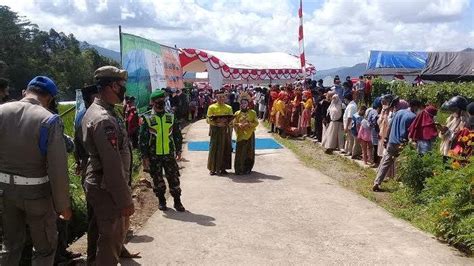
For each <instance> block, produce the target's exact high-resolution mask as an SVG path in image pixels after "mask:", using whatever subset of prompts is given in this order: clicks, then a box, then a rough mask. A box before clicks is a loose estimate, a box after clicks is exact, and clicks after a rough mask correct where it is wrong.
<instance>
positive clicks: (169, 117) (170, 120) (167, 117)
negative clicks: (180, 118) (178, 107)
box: [165, 114, 173, 124]
mask: <svg viewBox="0 0 474 266" xmlns="http://www.w3.org/2000/svg"><path fill="white" fill-rule="evenodd" d="M165 122H166V123H168V124H170V123H173V115H171V114H166V115H165Z"/></svg>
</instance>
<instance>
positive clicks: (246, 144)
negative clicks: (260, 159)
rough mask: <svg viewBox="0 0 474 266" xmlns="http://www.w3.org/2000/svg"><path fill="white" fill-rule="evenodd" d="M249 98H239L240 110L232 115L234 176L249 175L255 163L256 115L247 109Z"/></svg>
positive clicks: (242, 96)
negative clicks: (234, 148)
mask: <svg viewBox="0 0 474 266" xmlns="http://www.w3.org/2000/svg"><path fill="white" fill-rule="evenodd" d="M249 101H250V97H249V96H248V95H246V94H242V95H241V96H240V110H239V111H237V112H235V114H234V130H235V133H236V135H237V147H236V150H235V162H234V168H235V174H236V175H243V174H250V172H251V171H252V168H253V165H254V163H255V129H256V128H257V126H258V119H257V113H256V112H255V111H254V110H252V109H250V108H249Z"/></svg>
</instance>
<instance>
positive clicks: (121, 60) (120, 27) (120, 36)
mask: <svg viewBox="0 0 474 266" xmlns="http://www.w3.org/2000/svg"><path fill="white" fill-rule="evenodd" d="M119 42H120V66H121V67H123V59H122V26H121V25H119Z"/></svg>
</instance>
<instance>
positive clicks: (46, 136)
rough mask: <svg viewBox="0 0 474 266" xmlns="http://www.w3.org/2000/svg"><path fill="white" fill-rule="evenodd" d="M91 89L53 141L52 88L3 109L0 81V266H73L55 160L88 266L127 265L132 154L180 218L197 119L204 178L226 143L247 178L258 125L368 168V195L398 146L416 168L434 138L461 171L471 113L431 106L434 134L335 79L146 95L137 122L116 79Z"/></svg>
mask: <svg viewBox="0 0 474 266" xmlns="http://www.w3.org/2000/svg"><path fill="white" fill-rule="evenodd" d="M94 78H95V80H96V84H94V85H91V86H87V87H85V88H83V90H82V92H83V99H84V102H85V106H86V108H85V109H84V110H81V112H79V113H78V115H77V117H76V121H75V136H74V140H73V141H71V140H70V138H68V137H66V136H65V135H64V132H63V125H62V123H61V118H60V116H59V115H57V108H56V104H55V101H54V97H55V96H56V95H57V94H58V88H57V87H56V85H55V83H54V81H53V80H51V79H50V78H48V77H45V76H38V77H35V78H34V79H32V80H31V81H30V82H29V84H28V85H27V87H26V89H25V90H24V91H23V95H24V98H23V99H22V100H20V101H10V100H9V99H8V95H9V93H8V80H6V79H0V127H1V128H2V133H1V134H0V147H2V149H0V200H1V204H2V205H1V207H2V209H1V210H0V211H1V212H0V213H1V215H2V220H3V223H2V224H3V227H2V228H0V229H2V230H1V231H2V232H3V239H2V240H3V246H4V247H5V250H4V251H2V252H1V253H0V264H2V265H18V263H19V261H20V259H21V257H22V253H23V254H24V250H23V247H24V243H25V242H26V241H27V239H28V238H29V239H30V241H31V243H32V245H33V246H34V252H33V257H32V261H33V263H34V264H39V265H52V264H53V263H54V262H55V261H58V256H57V255H58V254H59V255H60V256H69V257H71V256H75V254H71V253H68V252H67V251H66V247H67V243H66V240H67V237H65V236H64V235H63V234H61V231H62V229H61V224H62V221H65V220H69V219H71V217H72V211H71V201H70V194H69V180H68V162H67V153H66V152H73V151H74V155H75V156H74V157H75V160H76V165H77V168H76V173H77V174H78V175H80V176H81V177H82V185H83V188H84V191H85V194H86V201H87V212H88V247H87V249H88V250H87V256H88V257H87V261H88V263H89V264H94V263H95V264H97V265H114V264H117V263H118V261H119V258H120V257H137V256H138V254H137V253H131V252H129V251H128V250H127V249H126V248H125V246H124V241H125V234H126V232H127V230H128V227H129V225H130V221H129V217H130V216H131V215H132V214H133V213H134V211H135V209H134V205H133V200H132V196H131V172H132V158H131V154H132V149H133V148H136V149H138V150H139V152H140V155H141V159H142V164H143V169H144V171H146V172H148V173H149V174H150V176H151V178H152V180H153V191H154V193H155V194H156V196H157V198H158V202H159V209H160V210H162V211H165V210H167V208H168V207H167V204H166V198H165V193H166V190H167V186H166V182H165V180H164V179H165V178H166V179H167V183H168V188H169V191H170V194H171V196H172V197H173V200H174V205H173V206H174V208H175V209H176V210H177V211H179V212H183V211H185V208H184V206H183V204H182V202H181V193H182V190H181V186H180V179H179V177H180V173H179V167H178V164H177V161H178V160H180V159H181V152H182V135H181V128H180V123H182V122H183V121H187V120H192V119H200V118H204V117H205V118H206V121H207V123H208V124H209V127H210V130H209V135H210V147H209V157H208V164H207V168H208V170H209V171H210V174H211V175H216V174H219V175H225V174H227V171H226V170H228V169H231V164H232V163H231V158H232V157H231V153H232V133H233V132H234V131H235V133H236V136H237V140H236V151H235V152H236V156H235V161H234V168H235V173H236V174H237V175H246V174H249V173H251V171H252V168H253V165H254V163H255V130H256V127H257V126H258V124H259V120H266V121H268V123H269V124H270V132H272V133H275V134H279V135H280V136H282V137H295V138H299V137H307V138H313V139H314V141H315V142H320V143H321V145H322V147H323V148H324V149H325V151H326V153H329V154H330V153H332V152H333V151H340V152H341V153H343V154H345V155H346V156H350V157H351V158H352V159H360V158H361V159H362V160H363V162H364V163H365V164H366V165H368V166H371V167H377V176H376V179H375V180H374V185H373V190H374V191H380V190H381V187H380V186H381V184H382V182H383V180H384V179H385V178H387V177H390V176H393V175H394V172H395V170H396V169H395V160H396V158H397V157H398V156H399V154H400V151H401V150H402V148H403V146H405V145H407V144H408V145H410V143H411V144H413V145H414V146H415V147H416V149H417V151H418V153H419V154H420V155H421V156H423V155H424V154H426V153H427V152H430V151H431V150H432V149H433V147H434V145H433V143H434V142H435V140H436V139H438V138H439V139H440V153H441V154H442V155H443V156H444V160H445V161H448V160H449V158H454V160H455V162H456V163H457V165H463V164H468V163H469V162H470V161H469V158H470V156H472V143H473V142H474V103H473V102H470V101H469V100H468V99H466V98H464V97H462V96H455V97H453V98H451V99H450V100H448V101H446V102H445V103H444V104H443V105H442V106H441V109H443V110H445V111H447V112H449V113H450V115H449V117H448V118H447V121H446V124H444V125H442V124H439V123H437V122H436V119H435V116H436V115H437V112H438V108H437V107H435V106H433V105H430V104H427V103H422V102H420V101H419V100H417V99H410V100H409V101H408V102H407V101H406V100H404V99H400V98H399V97H397V96H396V95H391V94H386V95H372V89H371V79H370V78H365V77H359V80H358V81H357V82H353V81H352V79H351V78H350V77H347V78H346V80H345V81H344V82H343V83H342V84H341V81H340V79H339V77H337V76H336V77H335V78H334V86H331V87H325V86H324V84H323V82H322V80H319V81H311V80H305V81H301V82H296V83H293V84H287V85H272V86H268V87H252V86H249V87H246V88H244V87H243V86H234V85H230V86H225V87H224V88H222V89H221V90H215V91H214V90H198V89H197V88H192V89H190V90H188V91H184V92H183V90H179V89H177V90H174V89H161V90H154V91H153V92H152V93H151V95H150V98H149V103H150V106H149V109H148V111H147V112H145V113H142V114H140V115H139V113H138V109H137V107H136V106H135V99H134V98H133V97H125V93H126V81H127V72H126V71H125V70H121V69H118V68H116V67H113V66H105V67H101V68H99V69H97V70H96V71H95V73H94ZM119 103H124V109H123V115H119V114H118V113H117V109H116V108H115V105H116V104H119ZM71 146H72V147H73V148H70V147H71ZM68 147H69V148H68ZM58 216H59V218H58ZM26 228H28V230H29V231H26ZM58 229H59V235H58V234H57V232H58ZM27 232H28V233H27ZM51 236H54V237H51ZM56 236H59V238H60V239H58V238H57V237H56ZM30 249H31V248H30ZM56 251H57V252H56Z"/></svg>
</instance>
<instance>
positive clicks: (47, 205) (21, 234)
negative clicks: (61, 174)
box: [0, 197, 58, 266]
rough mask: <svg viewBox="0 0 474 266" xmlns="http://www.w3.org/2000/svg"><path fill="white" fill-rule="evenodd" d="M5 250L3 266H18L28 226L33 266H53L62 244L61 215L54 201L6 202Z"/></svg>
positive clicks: (0, 257)
mask: <svg viewBox="0 0 474 266" xmlns="http://www.w3.org/2000/svg"><path fill="white" fill-rule="evenodd" d="M3 202H4V206H3V208H4V213H3V215H2V223H3V232H4V238H3V240H4V242H3V244H4V247H5V250H3V251H2V252H1V253H0V265H18V264H19V262H20V258H21V253H22V251H23V246H24V245H25V239H26V226H27V225H28V227H29V229H30V236H31V240H32V242H33V247H34V251H33V256H32V260H31V264H32V265H33V266H35V265H40V266H42V265H48V266H49V265H53V263H54V256H55V253H56V247H57V243H58V231H57V227H56V219H57V215H56V212H55V210H54V206H53V201H52V199H51V197H47V198H40V199H34V200H27V199H18V198H4V200H3Z"/></svg>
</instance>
